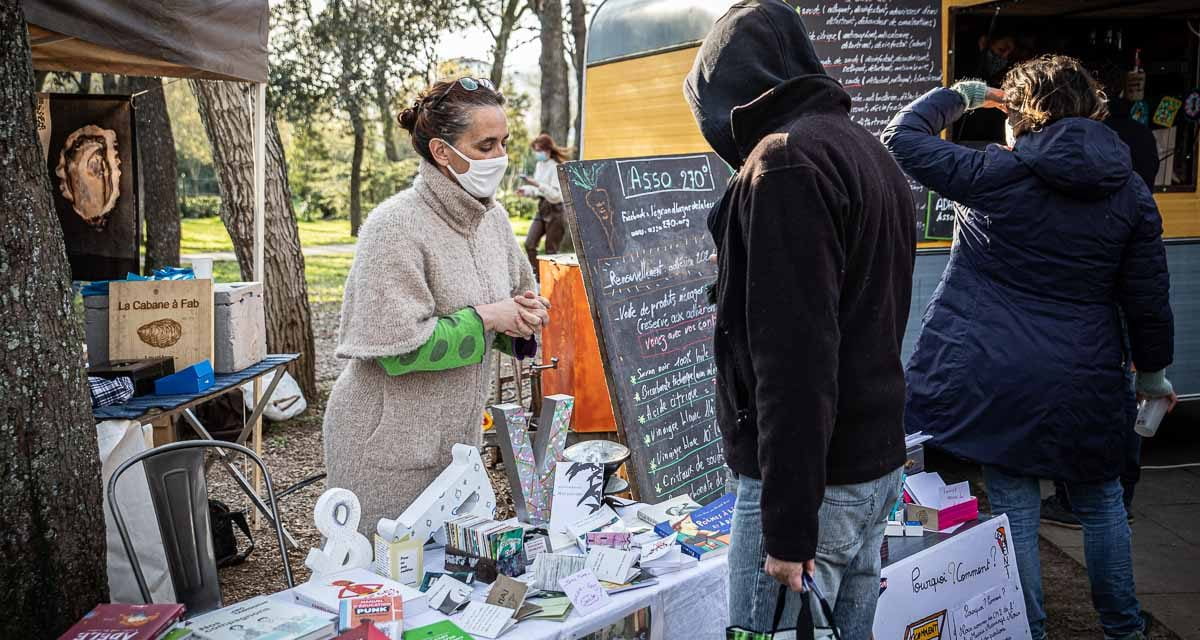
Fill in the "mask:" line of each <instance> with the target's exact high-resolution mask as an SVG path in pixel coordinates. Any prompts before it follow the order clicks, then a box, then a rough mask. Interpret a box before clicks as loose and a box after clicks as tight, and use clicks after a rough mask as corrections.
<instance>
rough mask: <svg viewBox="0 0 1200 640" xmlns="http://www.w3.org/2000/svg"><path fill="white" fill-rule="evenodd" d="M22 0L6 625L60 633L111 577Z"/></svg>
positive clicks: (12, 29) (7, 429)
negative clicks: (38, 126) (36, 121)
mask: <svg viewBox="0 0 1200 640" xmlns="http://www.w3.org/2000/svg"><path fill="white" fill-rule="evenodd" d="M17 5H18V0H0V41H3V42H7V43H9V44H8V45H6V46H4V47H0V60H2V63H0V165H3V166H4V171H0V211H3V212H4V214H3V216H4V224H3V225H0V308H2V309H4V312H3V313H0V344H2V345H4V346H3V348H2V349H0V416H2V417H0V425H2V427H0V470H2V471H0V513H3V514H4V525H3V526H2V527H0V558H2V560H0V602H3V603H4V607H3V608H4V615H0V637H4V638H53V637H56V636H58V635H59V634H61V633H62V632H63V631H65V630H66V629H67V627H69V626H71V625H72V624H73V623H74V622H75V621H76V620H77V619H78V618H79V617H81V616H82V615H83V614H84V613H87V611H88V610H89V609H91V608H92V607H94V606H95V605H96V604H97V603H99V602H104V601H106V600H107V599H108V578H107V574H106V571H105V542H104V511H103V507H102V505H103V494H102V491H101V487H100V458H99V452H98V450H97V448H96V428H95V422H94V418H93V417H92V410H91V401H90V399H89V396H88V389H87V383H86V381H85V378H84V369H83V347H82V345H83V328H82V326H81V325H80V318H79V316H78V315H77V314H76V312H75V311H74V306H73V305H72V298H73V294H72V291H71V282H70V273H71V270H70V268H69V267H68V266H67V254H66V249H65V247H64V245H63V237H62V230H61V228H60V227H59V224H58V216H56V215H55V214H54V208H53V205H52V204H51V200H50V180H49V176H48V174H47V171H46V161H45V158H44V156H43V155H42V145H41V143H40V142H39V141H38V137H37V133H36V129H35V125H34V109H35V103H34V98H33V90H34V85H33V81H34V75H33V66H32V65H31V64H30V53H29V41H28V39H27V32H26V26H25V17H24V15H23V14H22V12H21V10H20V9H19V8H18V6H17Z"/></svg>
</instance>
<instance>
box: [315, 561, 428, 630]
mask: <svg viewBox="0 0 1200 640" xmlns="http://www.w3.org/2000/svg"><path fill="white" fill-rule="evenodd" d="M294 593H295V594H296V599H297V600H298V601H299V602H300V604H303V605H305V606H309V607H314V608H316V609H320V610H322V611H328V612H330V613H333V614H337V613H338V612H339V611H341V601H342V600H348V599H350V598H361V597H365V596H374V597H381V596H400V598H401V599H402V600H403V601H404V615H405V617H407V618H410V619H411V618H415V617H417V616H419V615H421V614H422V613H425V612H426V611H428V610H429V604H428V602H427V601H426V598H425V594H423V593H421V592H420V591H417V590H416V589H414V588H412V587H410V586H407V585H403V584H400V583H399V582H396V581H395V580H392V579H390V578H385V577H383V576H381V575H379V574H377V573H375V572H374V571H371V570H369V569H349V570H347V571H339V572H337V573H328V574H325V575H320V576H313V578H312V579H311V580H309V581H308V582H305V583H304V584H302V585H299V586H298V587H296V589H295V591H294Z"/></svg>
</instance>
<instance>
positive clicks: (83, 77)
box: [75, 73, 92, 93]
mask: <svg viewBox="0 0 1200 640" xmlns="http://www.w3.org/2000/svg"><path fill="white" fill-rule="evenodd" d="M75 82H77V83H79V91H78V92H77V93H91V92H92V74H90V73H81V74H79V77H77V78H75Z"/></svg>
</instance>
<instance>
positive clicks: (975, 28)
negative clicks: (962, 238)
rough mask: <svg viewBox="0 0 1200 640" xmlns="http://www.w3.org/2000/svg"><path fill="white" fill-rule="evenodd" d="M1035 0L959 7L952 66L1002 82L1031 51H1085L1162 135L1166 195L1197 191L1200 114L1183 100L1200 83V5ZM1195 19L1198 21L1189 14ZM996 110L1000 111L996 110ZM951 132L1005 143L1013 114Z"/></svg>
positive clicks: (1126, 113)
mask: <svg viewBox="0 0 1200 640" xmlns="http://www.w3.org/2000/svg"><path fill="white" fill-rule="evenodd" d="M1088 4H1090V3H1078V2H1066V1H1063V0H1029V1H1026V2H1020V3H1013V2H1001V3H986V4H979V5H975V6H971V7H965V8H960V9H955V10H953V11H952V13H951V16H952V20H951V34H952V40H951V43H952V44H951V46H952V49H951V55H950V56H949V58H950V73H951V77H952V79H954V80H958V79H963V78H984V79H986V80H987V81H988V82H989V84H993V85H999V83H1000V82H1001V81H1002V79H1003V77H1004V72H1005V70H1006V69H1007V68H1009V67H1011V66H1012V65H1013V64H1016V63H1018V62H1021V61H1023V60H1028V59H1029V58H1032V57H1035V56H1038V55H1042V54H1048V53H1060V54H1066V55H1070V56H1074V57H1076V58H1079V59H1080V60H1081V61H1083V63H1084V64H1085V65H1087V66H1088V68H1089V69H1090V70H1092V72H1093V74H1095V75H1096V77H1097V79H1098V80H1101V81H1102V82H1104V83H1105V84H1106V85H1107V86H1106V91H1107V92H1108V93H1109V96H1110V98H1114V100H1113V102H1112V103H1111V106H1112V108H1113V109H1112V110H1113V111H1114V113H1115V114H1117V117H1131V118H1133V119H1134V120H1137V121H1139V122H1142V123H1144V124H1145V126H1147V127H1148V128H1149V130H1150V132H1151V133H1152V134H1153V135H1154V139H1155V142H1156V144H1157V151H1158V158H1159V170H1158V173H1157V175H1156V176H1155V179H1154V184H1153V185H1152V187H1153V190H1154V191H1156V192H1175V191H1183V192H1194V191H1196V170H1197V131H1198V125H1197V122H1196V120H1194V119H1192V118H1189V117H1188V116H1187V109H1186V108H1184V106H1183V103H1184V102H1185V101H1186V100H1187V99H1188V96H1189V94H1191V93H1192V92H1193V91H1194V90H1196V88H1197V87H1200V36H1198V35H1197V34H1196V30H1197V29H1200V5H1198V3H1196V2H1194V1H1192V2H1188V1H1185V0H1180V1H1178V2H1171V1H1164V0H1159V1H1156V2H1151V3H1146V2H1135V1H1130V2H1124V3H1121V2H1107V3H1095V4H1094V5H1093V6H1092V7H1091V8H1089V7H1088ZM1189 19H1190V20H1189ZM988 111H990V112H988ZM951 136H952V137H953V138H954V139H955V140H957V141H959V142H961V143H963V144H970V145H972V146H974V145H979V144H982V143H987V142H999V143H1002V142H1003V141H1004V116H1003V114H1001V113H999V112H996V111H991V110H987V111H979V112H975V113H972V114H969V115H968V116H966V117H964V118H963V119H962V120H960V121H959V123H958V124H957V126H956V127H955V128H954V130H953V131H951Z"/></svg>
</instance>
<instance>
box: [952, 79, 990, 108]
mask: <svg viewBox="0 0 1200 640" xmlns="http://www.w3.org/2000/svg"><path fill="white" fill-rule="evenodd" d="M950 90H951V91H954V92H955V93H957V94H958V95H960V96H962V99H963V104H964V105H966V107H967V111H971V110H973V109H978V108H979V107H982V106H983V100H984V98H986V97H987V90H988V86H987V83H986V82H980V81H978V80H964V81H962V82H955V83H954V86H952V87H950Z"/></svg>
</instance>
